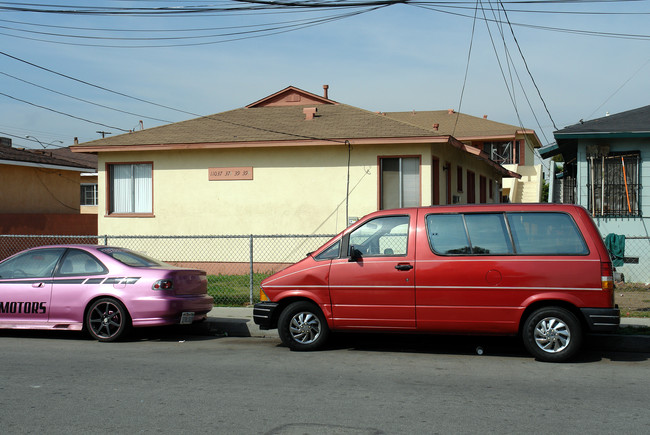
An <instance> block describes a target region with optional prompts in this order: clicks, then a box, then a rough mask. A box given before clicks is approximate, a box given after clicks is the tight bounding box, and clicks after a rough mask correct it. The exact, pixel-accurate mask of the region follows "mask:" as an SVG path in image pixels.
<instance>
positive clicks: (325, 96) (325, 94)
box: [323, 85, 330, 100]
mask: <svg viewBox="0 0 650 435" xmlns="http://www.w3.org/2000/svg"><path fill="white" fill-rule="evenodd" d="M329 88H330V85H323V98H327V99H328V100H329V97H328V92H327V90H328V89H329Z"/></svg>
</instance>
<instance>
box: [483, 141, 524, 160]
mask: <svg viewBox="0 0 650 435" xmlns="http://www.w3.org/2000/svg"><path fill="white" fill-rule="evenodd" d="M512 145H513V144H512V142H486V143H485V144H484V145H483V149H484V150H485V151H486V152H487V153H488V154H489V155H490V160H493V161H495V162H497V163H498V164H500V165H510V164H513V163H519V147H518V146H515V147H514V148H515V153H513V146H512Z"/></svg>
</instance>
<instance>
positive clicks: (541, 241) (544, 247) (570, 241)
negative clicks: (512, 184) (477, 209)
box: [508, 213, 589, 255]
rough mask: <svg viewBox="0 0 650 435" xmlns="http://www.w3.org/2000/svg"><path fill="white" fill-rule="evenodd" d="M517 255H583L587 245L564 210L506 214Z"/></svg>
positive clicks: (587, 250) (586, 252) (586, 250)
mask: <svg viewBox="0 0 650 435" xmlns="http://www.w3.org/2000/svg"><path fill="white" fill-rule="evenodd" d="M508 223H509V224H510V230H511V231H512V239H513V241H514V243H515V249H516V250H517V254H520V255H586V254H588V253H589V248H587V244H586V243H585V241H584V239H583V237H582V234H581V233H580V230H579V229H578V227H577V226H576V223H575V222H574V220H573V218H571V216H569V215H568V214H565V213H508Z"/></svg>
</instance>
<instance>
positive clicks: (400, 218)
mask: <svg viewBox="0 0 650 435" xmlns="http://www.w3.org/2000/svg"><path fill="white" fill-rule="evenodd" d="M414 225H415V218H411V216H409V215H408V214H404V215H393V216H384V217H379V218H376V219H372V220H370V221H368V222H366V223H364V224H363V225H361V226H360V227H358V228H356V229H355V230H354V231H352V232H351V233H350V234H349V235H347V236H345V237H346V238H347V239H346V240H345V242H347V243H345V244H347V246H348V249H347V252H348V254H349V255H348V256H347V257H344V258H339V259H335V260H332V266H331V268H330V279H329V286H330V297H331V301H332V314H333V317H334V326H335V328H341V329H354V328H372V329H374V328H376V329H413V328H415V285H414V284H415V283H414V280H413V279H414V276H415V268H414V267H415V261H414V260H415V229H414V228H413V226H414Z"/></svg>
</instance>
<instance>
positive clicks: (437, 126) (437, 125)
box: [433, 123, 440, 131]
mask: <svg viewBox="0 0 650 435" xmlns="http://www.w3.org/2000/svg"><path fill="white" fill-rule="evenodd" d="M438 128H440V124H438V123H436V124H433V129H434V130H435V131H438Z"/></svg>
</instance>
